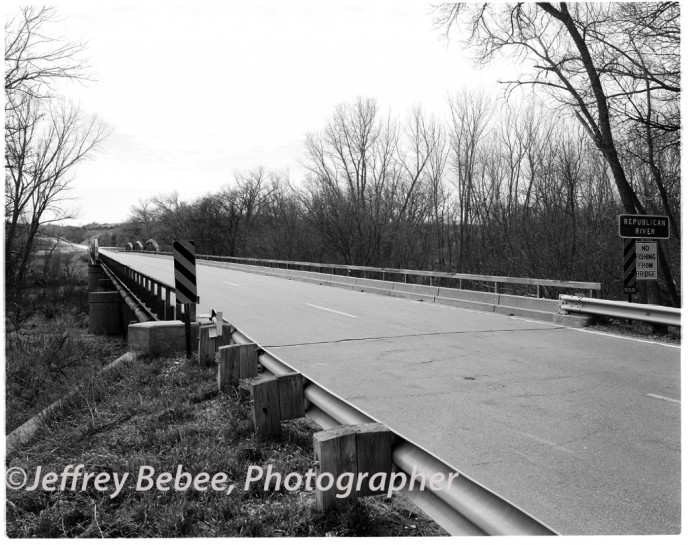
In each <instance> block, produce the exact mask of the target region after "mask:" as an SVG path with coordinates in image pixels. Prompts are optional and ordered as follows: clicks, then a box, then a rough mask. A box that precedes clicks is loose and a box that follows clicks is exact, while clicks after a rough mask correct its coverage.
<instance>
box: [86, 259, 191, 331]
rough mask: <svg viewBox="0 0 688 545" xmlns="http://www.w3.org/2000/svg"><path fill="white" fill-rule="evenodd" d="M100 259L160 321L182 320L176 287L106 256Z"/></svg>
mask: <svg viewBox="0 0 688 545" xmlns="http://www.w3.org/2000/svg"><path fill="white" fill-rule="evenodd" d="M99 259H100V261H102V262H103V263H105V265H106V266H107V267H108V268H109V269H110V271H112V273H113V274H114V275H115V276H116V277H117V279H118V280H119V281H120V282H121V283H122V284H124V285H125V286H126V287H127V289H128V290H129V291H131V293H133V294H134V295H135V296H136V298H138V299H139V300H140V301H141V302H142V303H143V304H144V305H145V306H146V307H148V308H149V309H150V311H151V312H152V313H153V314H155V315H156V316H157V318H158V319H159V320H181V319H182V305H181V304H179V303H177V302H176V297H175V295H174V293H175V290H174V287H172V286H170V285H168V284H165V283H164V282H161V281H160V280H157V279H155V278H151V277H150V276H147V275H145V274H143V273H140V272H138V271H137V270H135V269H132V268H131V267H128V266H127V265H124V264H123V263H120V262H119V261H117V260H115V259H112V258H111V257H110V256H107V255H105V254H102V253H101V254H100V255H99Z"/></svg>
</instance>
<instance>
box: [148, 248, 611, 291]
mask: <svg viewBox="0 0 688 545" xmlns="http://www.w3.org/2000/svg"><path fill="white" fill-rule="evenodd" d="M138 253H154V254H156V255H172V253H171V252H148V251H143V252H142V251H141V250H138ZM196 258H197V259H207V260H209V261H226V262H232V261H235V262H236V261H238V262H246V263H251V262H255V263H259V264H261V265H263V266H264V264H270V265H278V266H280V265H284V268H286V269H289V268H290V267H291V268H294V267H310V268H315V269H320V270H322V269H332V272H333V273H334V271H335V270H342V271H348V272H350V271H361V272H373V273H378V274H382V275H383V278H384V275H385V274H398V275H403V276H404V282H406V278H407V277H408V276H423V277H429V278H431V279H432V278H447V279H454V280H459V281H461V280H470V281H476V282H489V283H493V284H495V286H494V290H495V293H497V291H498V289H497V284H520V285H527V286H536V287H537V288H538V293H537V296H538V297H539V296H540V292H539V288H540V286H549V287H556V288H570V289H580V290H587V291H588V292H589V295H590V296H592V292H593V291H598V292H599V291H600V290H601V289H602V284H601V283H600V282H579V281H574V280H550V279H545V278H519V277H510V276H495V275H483V274H467V273H450V272H441V271H418V270H414V269H391V268H385V267H367V266H363V265H338V264H328V263H312V262H307V261H283V260H278V259H261V258H253V257H233V256H218V255H209V254H197V255H196Z"/></svg>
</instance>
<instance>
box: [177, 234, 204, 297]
mask: <svg viewBox="0 0 688 545" xmlns="http://www.w3.org/2000/svg"><path fill="white" fill-rule="evenodd" d="M172 248H173V250H174V290H175V295H176V297H177V303H183V304H188V303H196V302H197V301H198V293H197V290H196V246H195V245H194V241H193V240H175V241H174V242H173V243H172Z"/></svg>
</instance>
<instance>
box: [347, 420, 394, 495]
mask: <svg viewBox="0 0 688 545" xmlns="http://www.w3.org/2000/svg"><path fill="white" fill-rule="evenodd" d="M357 428H358V429H357V430H356V472H357V479H356V490H357V494H358V497H360V498H362V497H364V496H373V495H375V494H384V493H385V492H386V489H387V488H388V487H389V484H390V483H389V479H386V480H385V482H386V485H387V486H385V487H384V490H380V489H379V487H378V488H376V490H371V487H370V484H371V478H372V476H373V475H375V474H380V473H384V474H385V475H387V476H388V477H389V475H390V474H391V472H392V432H391V431H390V430H389V429H388V428H387V426H385V425H384V424H380V423H379V422H372V423H370V424H359V425H358V426H357ZM365 473H367V474H368V476H367V477H365V478H361V477H360V476H361V475H364V474H365Z"/></svg>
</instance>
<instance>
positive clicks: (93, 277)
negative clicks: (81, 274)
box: [88, 265, 103, 293]
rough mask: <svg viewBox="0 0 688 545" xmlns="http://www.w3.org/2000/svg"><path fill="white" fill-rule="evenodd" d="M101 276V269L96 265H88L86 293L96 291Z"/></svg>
mask: <svg viewBox="0 0 688 545" xmlns="http://www.w3.org/2000/svg"><path fill="white" fill-rule="evenodd" d="M101 278H103V269H101V268H100V267H99V266H98V265H89V266H88V293H91V292H94V291H98V280H100V279H101Z"/></svg>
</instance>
